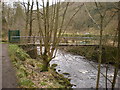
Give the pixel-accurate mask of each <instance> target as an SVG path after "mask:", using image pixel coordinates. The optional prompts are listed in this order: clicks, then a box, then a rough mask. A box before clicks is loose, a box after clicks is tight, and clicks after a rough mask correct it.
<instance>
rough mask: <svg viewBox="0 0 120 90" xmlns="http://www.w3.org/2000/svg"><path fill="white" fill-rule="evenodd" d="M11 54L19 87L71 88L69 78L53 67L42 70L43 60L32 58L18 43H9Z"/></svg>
mask: <svg viewBox="0 0 120 90" xmlns="http://www.w3.org/2000/svg"><path fill="white" fill-rule="evenodd" d="M9 56H10V59H11V61H12V64H13V66H14V68H15V70H16V76H17V79H18V85H19V88H70V87H71V84H70V83H69V80H68V79H66V78H64V77H63V75H60V74H58V73H57V72H55V71H54V70H53V69H50V70H49V71H47V72H40V71H41V67H42V63H41V60H37V59H32V58H31V57H30V56H29V55H28V54H27V53H26V52H25V51H24V50H23V49H21V48H20V47H18V46H17V45H13V44H10V45H9Z"/></svg>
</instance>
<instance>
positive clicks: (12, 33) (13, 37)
mask: <svg viewBox="0 0 120 90" xmlns="http://www.w3.org/2000/svg"><path fill="white" fill-rule="evenodd" d="M8 37H9V42H19V41H20V30H9V31H8Z"/></svg>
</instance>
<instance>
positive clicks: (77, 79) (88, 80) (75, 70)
mask: <svg viewBox="0 0 120 90" xmlns="http://www.w3.org/2000/svg"><path fill="white" fill-rule="evenodd" d="M38 53H39V47H38ZM52 64H57V67H56V71H57V72H58V73H60V74H63V75H64V77H66V78H69V79H71V81H70V82H71V84H74V86H73V87H72V88H95V86H96V78H97V70H96V69H97V66H98V64H97V63H95V62H93V61H89V60H86V59H85V57H83V56H79V55H72V54H70V53H67V52H65V51H63V50H58V51H57V54H56V57H55V58H54V59H53V60H52V61H51V62H50V65H52ZM105 66H106V65H105V64H102V65H101V73H102V74H104V75H105V72H106V69H105ZM68 73H69V74H68ZM113 73H114V68H113V66H111V65H109V69H108V75H107V76H108V78H109V80H107V82H108V83H107V86H108V88H110V87H111V83H110V80H112V78H113ZM102 74H101V76H100V84H99V85H100V86H99V87H100V88H105V86H106V85H105V77H104V76H103V75H102ZM118 81H119V80H118V79H117V84H116V87H118V86H119V85H118Z"/></svg>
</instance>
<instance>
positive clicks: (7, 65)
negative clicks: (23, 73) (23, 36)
mask: <svg viewBox="0 0 120 90" xmlns="http://www.w3.org/2000/svg"><path fill="white" fill-rule="evenodd" d="M2 88H17V79H16V76H15V70H14V69H13V66H12V63H11V61H10V58H9V55H8V45H7V44H2Z"/></svg>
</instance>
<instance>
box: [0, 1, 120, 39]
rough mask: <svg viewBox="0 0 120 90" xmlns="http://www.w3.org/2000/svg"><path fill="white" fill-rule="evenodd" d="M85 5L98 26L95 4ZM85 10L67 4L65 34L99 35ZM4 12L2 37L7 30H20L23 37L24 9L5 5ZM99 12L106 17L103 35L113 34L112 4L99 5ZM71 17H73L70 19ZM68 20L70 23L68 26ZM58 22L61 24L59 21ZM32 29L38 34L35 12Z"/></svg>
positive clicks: (64, 5) (114, 16)
mask: <svg viewBox="0 0 120 90" xmlns="http://www.w3.org/2000/svg"><path fill="white" fill-rule="evenodd" d="M66 4H67V3H66V2H63V3H61V9H60V17H61V19H62V16H63V13H64V10H65V7H66ZM85 5H86V8H87V9H88V12H89V13H90V15H91V16H92V18H94V20H95V21H96V22H97V23H98V24H100V15H99V12H98V10H97V8H96V6H95V3H91V2H90V3H85ZM116 5H117V4H116ZM50 7H51V6H50ZM86 8H85V6H84V5H83V3H81V2H70V3H69V7H68V9H67V12H66V16H65V22H64V27H66V26H67V27H68V28H67V30H66V33H80V34H86V33H91V34H99V32H98V28H97V25H96V24H94V22H93V21H92V19H91V18H90V16H89V14H88V12H87V11H86ZM4 10H5V11H6V12H4V15H5V18H3V19H2V20H3V21H2V22H3V29H2V31H3V32H2V34H3V37H5V36H7V35H6V34H7V33H6V31H7V30H8V29H11V30H16V29H18V30H21V35H22V36H24V35H25V33H26V32H28V31H26V30H25V20H26V17H25V11H24V7H23V6H22V5H18V7H15V8H14V9H13V8H11V9H10V7H9V6H7V5H6V6H5V9H4ZM99 10H100V12H102V14H104V13H105V11H106V15H105V17H104V21H103V27H104V34H109V35H111V34H115V31H116V29H117V21H118V19H117V10H116V9H115V6H114V4H113V3H100V5H99ZM77 11H78V12H77ZM76 12H77V13H76ZM75 13H76V14H75ZM8 14H9V16H8ZM74 14H75V15H74ZM73 15H74V17H73V18H72V19H71V17H72V16H73ZM70 20H71V22H70V23H69V24H68V22H69V21H70ZM9 21H10V22H9ZM59 21H60V22H61V20H60V19H59ZM108 22H109V23H108ZM8 24H9V25H8ZM32 29H33V30H32V31H33V35H37V34H38V23H37V14H36V10H34V11H33V28H32Z"/></svg>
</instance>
